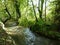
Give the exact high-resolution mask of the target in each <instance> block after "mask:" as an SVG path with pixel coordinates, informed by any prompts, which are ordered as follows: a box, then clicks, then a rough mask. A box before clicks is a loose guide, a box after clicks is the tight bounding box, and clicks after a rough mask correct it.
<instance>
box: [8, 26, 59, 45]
mask: <svg viewBox="0 0 60 45" xmlns="http://www.w3.org/2000/svg"><path fill="white" fill-rule="evenodd" d="M9 29H10V30H9V31H10V32H8V34H9V35H11V37H12V39H13V40H14V41H15V43H16V45H60V41H56V40H51V39H47V38H45V37H41V36H38V35H35V34H34V33H33V32H32V31H31V30H30V29H29V28H21V27H10V28H9Z"/></svg>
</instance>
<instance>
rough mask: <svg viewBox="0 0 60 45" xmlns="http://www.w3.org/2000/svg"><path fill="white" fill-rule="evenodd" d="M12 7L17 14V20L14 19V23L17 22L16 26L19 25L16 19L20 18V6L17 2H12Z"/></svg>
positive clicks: (15, 0)
mask: <svg viewBox="0 0 60 45" xmlns="http://www.w3.org/2000/svg"><path fill="white" fill-rule="evenodd" d="M14 2H15V3H14V6H15V9H16V13H17V19H16V22H17V25H18V24H19V23H18V19H19V18H20V17H21V11H20V9H19V7H20V4H19V3H18V1H17V0H14Z"/></svg>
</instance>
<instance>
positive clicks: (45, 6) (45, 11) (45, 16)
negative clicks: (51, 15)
mask: <svg viewBox="0 0 60 45" xmlns="http://www.w3.org/2000/svg"><path fill="white" fill-rule="evenodd" d="M45 21H46V0H45Z"/></svg>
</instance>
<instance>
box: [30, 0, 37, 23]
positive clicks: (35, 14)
mask: <svg viewBox="0 0 60 45" xmlns="http://www.w3.org/2000/svg"><path fill="white" fill-rule="evenodd" d="M31 2H32V6H33V11H34V15H35V18H36V22H37V21H38V19H37V16H36V11H35V9H34V4H33V1H32V0H31Z"/></svg>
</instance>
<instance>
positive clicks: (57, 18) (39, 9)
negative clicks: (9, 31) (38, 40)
mask: <svg viewBox="0 0 60 45" xmlns="http://www.w3.org/2000/svg"><path fill="white" fill-rule="evenodd" d="M47 3H48V5H47ZM0 21H1V22H3V23H4V24H5V25H6V26H10V25H11V26H16V25H17V26H18V25H19V26H23V27H29V28H30V29H31V30H32V31H33V32H35V33H37V34H39V35H43V36H44V37H48V38H51V39H57V40H60V1H59V0H51V1H50V0H36V1H35V0H0Z"/></svg>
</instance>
